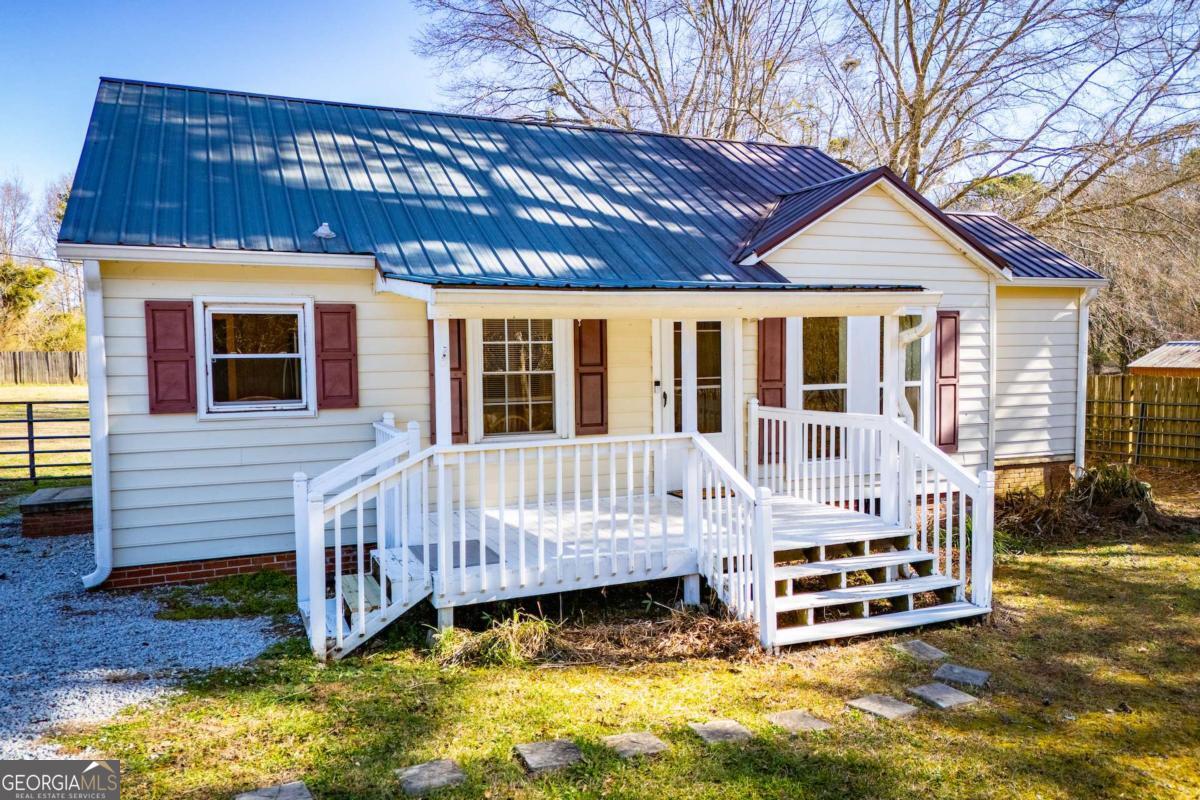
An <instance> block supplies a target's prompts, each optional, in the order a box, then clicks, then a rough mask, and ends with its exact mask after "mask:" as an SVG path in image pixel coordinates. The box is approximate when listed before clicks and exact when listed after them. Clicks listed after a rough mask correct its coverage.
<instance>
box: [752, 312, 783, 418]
mask: <svg viewBox="0 0 1200 800" xmlns="http://www.w3.org/2000/svg"><path fill="white" fill-rule="evenodd" d="M758 402H759V403H761V404H762V405H764V406H772V407H776V408H783V407H784V406H786V405H787V320H786V319H785V318H783V317H771V318H770V319H760V320H759V321H758Z"/></svg>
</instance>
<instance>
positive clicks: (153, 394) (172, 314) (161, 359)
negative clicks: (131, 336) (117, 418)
mask: <svg viewBox="0 0 1200 800" xmlns="http://www.w3.org/2000/svg"><path fill="white" fill-rule="evenodd" d="M146 377H147V381H148V390H149V394H150V413H151V414H178V413H184V412H188V411H195V410H196V328H195V326H194V324H193V319H192V301H191V300H147V301H146Z"/></svg>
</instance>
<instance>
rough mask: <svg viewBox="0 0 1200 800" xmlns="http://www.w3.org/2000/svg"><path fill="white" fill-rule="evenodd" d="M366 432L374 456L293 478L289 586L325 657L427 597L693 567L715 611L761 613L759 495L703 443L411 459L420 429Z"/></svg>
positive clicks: (461, 601) (466, 451) (547, 446)
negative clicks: (293, 570) (718, 602)
mask: <svg viewBox="0 0 1200 800" xmlns="http://www.w3.org/2000/svg"><path fill="white" fill-rule="evenodd" d="M375 428H376V432H377V441H378V442H379V444H377V446H376V447H375V448H373V449H372V450H370V451H368V452H367V453H364V454H362V455H360V456H358V457H356V458H354V459H352V460H350V461H348V462H346V463H345V464H342V465H340V466H338V467H336V468H334V469H333V470H330V471H329V472H326V473H325V474H323V475H321V476H319V477H317V478H314V479H312V480H307V479H305V478H304V476H303V475H297V476H296V513H297V542H296V546H297V589H298V595H299V598H300V604H301V608H302V609H303V610H304V612H305V617H306V622H307V623H308V629H309V638H310V642H311V644H312V648H313V651H314V652H315V653H316V654H317V655H318V656H320V657H323V656H324V655H325V654H326V651H327V649H328V650H329V652H330V654H331V655H333V656H335V657H336V656H340V655H342V654H345V653H346V652H349V650H351V649H353V648H354V647H355V646H357V645H358V644H360V643H361V642H362V641H365V640H366V639H367V638H369V637H370V636H371V635H373V634H374V632H375V631H377V630H378V629H379V628H380V627H382V626H383V625H385V624H387V623H388V622H390V621H391V620H393V619H395V618H396V617H397V616H399V614H401V613H403V612H404V611H406V610H407V609H408V608H410V607H411V606H412V605H414V604H415V603H416V602H419V601H420V600H421V599H422V598H423V597H426V596H429V595H431V594H432V595H433V599H434V604H435V605H436V606H437V607H438V608H441V609H445V608H453V607H455V606H459V605H469V604H473V603H481V602H489V601H494V600H500V599H505V598H514V597H524V596H530V595H535V594H545V593H549V592H558V591H570V590H577V589H586V588H592V587H598V586H606V585H612V584H617V583H625V582H634V581H644V580H654V579H659V578H666V577H678V576H684V575H693V574H696V573H698V572H699V571H700V570H699V566H698V561H703V563H704V564H705V565H706V570H705V573H704V574H705V575H707V576H708V578H709V580H710V583H712V585H713V586H714V587H716V588H717V592H718V594H719V595H720V596H721V598H722V600H724V601H725V602H727V603H728V604H729V605H730V607H731V608H733V609H734V610H735V611H736V612H737V613H738V614H739V615H741V616H744V617H747V618H750V617H752V615H753V613H754V611H753V608H754V606H753V600H752V598H753V596H754V590H753V589H752V588H751V586H752V566H751V565H752V558H751V548H752V545H753V542H754V540H753V535H754V526H755V515H756V508H757V504H756V500H755V493H754V491H753V490H751V489H750V487H749V484H747V483H746V481H745V479H744V478H742V477H741V476H740V475H739V474H738V473H737V472H736V471H735V470H734V469H733V467H732V466H731V465H730V464H729V463H728V462H727V461H726V460H725V459H724V458H723V457H722V456H721V455H720V454H719V453H717V451H716V450H715V449H713V447H712V446H711V445H710V444H709V443H708V441H707V440H705V439H704V438H703V437H701V436H699V435H693V434H686V433H684V434H649V435H639V436H604V437H589V438H587V439H545V440H536V441H526V440H514V441H496V442H486V443H482V444H475V445H449V446H433V447H429V448H426V449H424V450H419V449H418V448H419V444H418V442H419V438H418V437H419V434H418V433H417V430H416V426H415V425H413V424H411V423H410V425H409V428H408V429H407V430H405V431H400V430H398V429H396V428H395V426H394V424H392V423H390V422H387V421H385V422H384V423H376V424H375ZM673 476H674V477H673ZM678 476H684V481H685V482H686V485H685V486H684V487H683V491H682V492H680V491H675V490H674V488H675V487H672V486H671V485H670V483H671V482H672V480H678ZM703 498H707V500H705V499H703ZM310 532H312V534H311V535H310ZM760 544H761V543H760ZM330 572H332V575H333V576H334V580H332V581H329V580H328V577H327V575H328V573H330ZM329 583H332V589H329V588H328V587H327V585H328V584H329ZM329 595H332V596H329ZM322 605H323V606H324V610H323V612H322ZM347 615H348V616H349V618H350V619H349V622H347V621H346V616H347Z"/></svg>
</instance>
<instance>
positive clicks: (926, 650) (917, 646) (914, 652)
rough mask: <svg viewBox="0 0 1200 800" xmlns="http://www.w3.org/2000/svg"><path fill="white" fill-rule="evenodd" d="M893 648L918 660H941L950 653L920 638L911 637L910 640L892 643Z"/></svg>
mask: <svg viewBox="0 0 1200 800" xmlns="http://www.w3.org/2000/svg"><path fill="white" fill-rule="evenodd" d="M892 649H893V650H899V651H900V652H901V653H904V654H905V655H906V656H912V657H913V658H915V659H917V660H918V661H941V660H942V659H943V658H949V657H950V654H949V653H945V652H942V651H941V650H938V649H937V648H936V647H934V646H933V645H931V644H926V643H925V642H922V641H921V640H920V639H913V640H912V641H911V642H900V643H898V644H894V645H892Z"/></svg>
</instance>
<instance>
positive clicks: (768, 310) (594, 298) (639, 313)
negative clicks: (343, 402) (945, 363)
mask: <svg viewBox="0 0 1200 800" xmlns="http://www.w3.org/2000/svg"><path fill="white" fill-rule="evenodd" d="M377 289H378V290H379V291H381V292H391V293H394V294H399V295H403V296H405V297H412V298H414V299H419V300H424V301H425V302H426V303H427V304H428V314H429V318H430V319H497V318H506V317H513V318H517V317H522V318H523V317H534V318H537V319H715V318H729V317H742V318H746V319H761V318H764V317H804V316H825V317H838V316H887V315H891V314H901V313H910V312H912V311H915V310H919V309H921V308H931V307H937V305H938V304H939V303H940V302H941V299H942V293H941V292H937V291H930V290H927V289H923V288H921V287H919V286H898V287H887V286H800V285H796V284H790V285H788V286H787V287H786V289H784V288H783V287H779V288H774V289H750V288H745V289H730V290H721V289H673V290H660V289H608V290H572V289H530V290H525V289H513V288H505V289H480V288H477V287H455V288H443V287H434V286H428V285H422V284H416V283H413V282H410V281H402V280H396V279H393V278H385V277H382V276H381V277H380V278H379V280H378V281H377Z"/></svg>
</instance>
